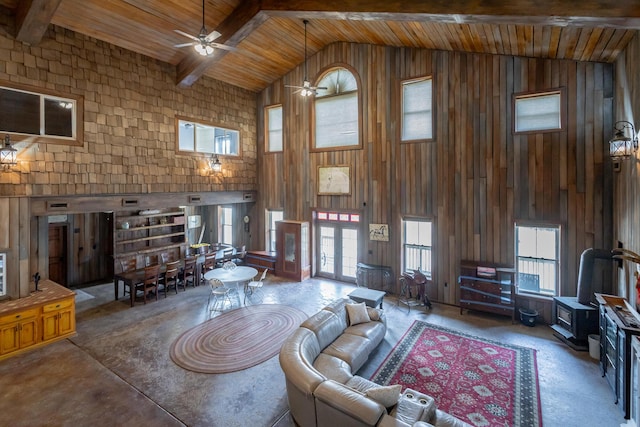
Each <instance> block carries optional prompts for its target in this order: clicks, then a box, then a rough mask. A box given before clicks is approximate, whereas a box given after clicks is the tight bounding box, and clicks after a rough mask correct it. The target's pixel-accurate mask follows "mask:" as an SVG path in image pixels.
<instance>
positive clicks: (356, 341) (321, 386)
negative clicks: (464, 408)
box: [280, 299, 467, 427]
mask: <svg viewBox="0 0 640 427" xmlns="http://www.w3.org/2000/svg"><path fill="white" fill-rule="evenodd" d="M363 312H366V315H364V316H363ZM350 314H351V316H350ZM386 331H387V326H386V319H385V315H384V312H383V311H382V310H378V309H375V308H370V307H364V304H355V303H353V301H350V300H347V299H341V300H337V301H335V302H333V303H331V304H329V305H328V306H326V307H324V308H323V309H322V310H320V312H318V313H316V314H315V315H313V316H311V317H310V318H309V319H307V320H306V321H305V322H304V323H302V325H300V327H299V328H298V329H297V330H296V331H295V332H294V333H293V334H292V335H291V336H290V337H289V338H288V339H287V340H286V341H285V343H284V344H283V346H282V349H281V351H280V366H281V367H282V370H283V371H284V374H285V378H286V386H287V397H288V400H289V408H290V410H291V416H292V417H293V419H294V420H295V422H296V424H297V425H299V426H301V427H312V426H321V427H324V426H326V427H344V426H382V427H390V426H396V427H407V426H412V425H413V426H414V427H418V426H428V425H435V426H437V427H441V426H442V427H445V426H446V427H463V426H467V424H465V423H463V422H461V421H460V420H458V419H456V418H454V417H452V416H451V415H449V414H446V413H444V412H442V411H440V410H436V409H435V404H434V403H433V399H431V398H428V397H427V396H424V395H420V394H419V393H417V392H413V391H412V390H410V393H407V391H406V390H405V393H404V394H403V395H402V396H400V386H393V387H382V386H379V385H377V384H375V383H373V382H371V381H369V380H367V379H365V378H362V377H359V376H357V375H354V373H355V372H357V371H358V369H360V368H361V367H362V366H363V365H364V363H365V362H366V361H367V359H368V358H369V355H370V354H371V352H372V351H373V350H374V349H375V348H376V347H377V346H378V344H380V343H381V342H382V340H383V339H384V336H385V334H386ZM407 390H408V389H407ZM389 395H392V396H393V395H395V399H392V401H391V402H390V401H389V400H388V398H389ZM381 396H382V397H381ZM398 399H399V400H400V401H399V403H397V404H396V402H398ZM427 406H428V408H427ZM425 421H428V422H429V423H431V424H428V423H425Z"/></svg>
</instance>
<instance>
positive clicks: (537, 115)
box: [514, 90, 563, 132]
mask: <svg viewBox="0 0 640 427" xmlns="http://www.w3.org/2000/svg"><path fill="white" fill-rule="evenodd" d="M514 104H515V107H514V110H515V111H514V118H515V131H516V132H535V131H553V130H561V129H562V127H563V124H562V93H561V91H560V90H556V91H551V92H544V93H534V94H525V95H516V96H515V98H514Z"/></svg>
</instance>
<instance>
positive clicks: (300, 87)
mask: <svg viewBox="0 0 640 427" xmlns="http://www.w3.org/2000/svg"><path fill="white" fill-rule="evenodd" d="M284 87H295V88H298V89H302V88H303V87H302V86H296V85H284Z"/></svg>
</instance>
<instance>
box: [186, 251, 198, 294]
mask: <svg viewBox="0 0 640 427" xmlns="http://www.w3.org/2000/svg"><path fill="white" fill-rule="evenodd" d="M196 262H197V258H196V257H195V256H188V257H186V258H185V259H184V269H183V270H182V283H183V284H184V288H185V289H186V288H187V285H188V284H189V283H191V287H195V286H197V285H198V284H199V283H200V281H199V280H198V276H197V273H196Z"/></svg>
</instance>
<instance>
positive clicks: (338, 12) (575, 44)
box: [0, 0, 640, 91]
mask: <svg viewBox="0 0 640 427" xmlns="http://www.w3.org/2000/svg"><path fill="white" fill-rule="evenodd" d="M0 6H3V7H4V8H5V9H4V10H5V13H10V14H12V15H13V16H14V18H15V37H16V39H17V40H20V41H22V42H25V43H28V44H32V45H36V44H38V43H39V42H40V41H41V39H42V38H43V37H46V29H47V26H48V25H49V24H55V25H58V26H60V27H64V28H67V29H70V30H73V31H75V32H77V33H81V34H85V35H87V36H90V37H93V38H95V39H98V40H102V41H105V42H108V43H111V44H113V45H116V46H120V47H123V48H126V49H129V50H131V51H134V52H138V53H140V54H143V55H146V56H149V57H151V58H155V59H157V60H160V61H164V62H167V63H170V64H172V65H174V66H176V71H177V72H176V75H177V81H176V84H178V85H181V86H189V85H191V84H193V83H194V82H195V81H197V80H198V79H199V78H200V77H202V76H203V75H206V76H209V77H212V78H214V79H217V80H221V81H224V82H227V83H229V84H232V85H235V86H240V87H244V88H246V89H249V90H252V91H260V90H262V89H264V88H265V87H267V86H268V85H269V84H271V83H272V82H273V81H275V80H277V79H278V78H280V77H282V76H283V75H285V74H287V73H288V72H289V71H290V70H291V69H292V68H294V67H295V66H297V65H299V64H301V63H302V62H303V61H304V26H303V23H302V21H303V20H304V19H306V20H308V21H309V24H308V46H307V48H308V54H309V55H313V54H314V53H315V52H317V51H318V50H320V49H322V48H323V47H324V46H326V45H328V44H331V43H333V42H337V41H348V42H357V43H370V44H376V45H388V46H408V47H419V48H428V49H437V50H450V51H462V52H475V53H491V54H505V55H517V56H528V57H539V58H554V59H573V60H578V61H599V62H612V61H614V60H615V58H616V56H617V55H618V54H619V53H620V52H621V51H622V50H623V49H624V48H625V46H626V45H627V43H628V42H629V41H630V40H631V38H632V37H633V36H634V35H635V34H636V32H637V30H638V29H640V1H624V0H623V1H620V0H617V1H613V0H537V1H536V0H494V1H480V0H404V1H399V0H352V1H348V0H289V1H287V0H206V3H205V26H206V28H207V30H208V31H212V30H214V29H215V30H217V31H219V32H220V33H221V34H222V35H221V36H220V37H219V38H218V39H216V42H218V43H224V44H226V45H229V46H235V47H236V48H237V50H236V51H234V52H227V51H223V50H219V49H216V51H215V52H214V54H213V55H211V56H209V57H206V58H205V57H201V56H199V55H198V54H197V53H196V52H195V51H194V50H193V49H192V48H191V47H186V48H176V47H174V45H176V44H180V43H185V42H189V40H188V39H186V38H185V37H184V36H181V35H179V34H177V33H176V32H174V30H176V29H177V30H181V31H184V32H186V33H189V34H194V35H195V34H197V33H198V32H199V31H200V27H201V26H202V2H201V0H0ZM1 10H2V9H0V11H1ZM294 83H299V82H294Z"/></svg>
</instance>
